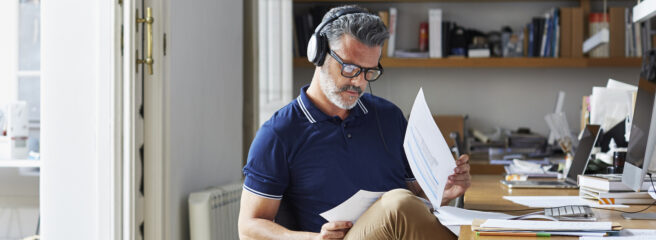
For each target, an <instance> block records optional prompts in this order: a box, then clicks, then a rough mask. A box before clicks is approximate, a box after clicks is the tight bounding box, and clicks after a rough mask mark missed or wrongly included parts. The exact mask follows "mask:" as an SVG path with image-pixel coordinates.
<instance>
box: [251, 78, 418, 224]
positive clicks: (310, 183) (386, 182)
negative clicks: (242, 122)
mask: <svg viewBox="0 0 656 240" xmlns="http://www.w3.org/2000/svg"><path fill="white" fill-rule="evenodd" d="M307 88H308V86H305V87H303V88H301V94H300V96H298V97H297V98H296V99H294V100H293V101H292V102H291V103H289V104H288V105H287V106H285V107H283V108H282V109H280V110H278V111H277V112H276V113H275V114H274V115H273V116H272V117H271V119H269V120H268V121H267V122H265V123H264V125H262V127H261V128H260V130H259V131H258V132H257V135H256V136H255V139H254V140H253V143H252V144H251V148H250V151H249V154H248V163H247V164H246V166H245V167H244V175H245V176H246V179H245V181H244V189H246V190H247V191H250V192H252V193H254V194H257V195H259V196H261V197H264V198H270V199H276V200H283V201H285V202H286V204H287V206H289V207H290V208H291V209H290V210H291V212H292V213H293V217H294V218H295V219H296V221H297V223H298V224H299V226H298V227H300V229H298V230H302V231H312V232H319V231H320V230H321V226H322V225H323V224H324V223H326V222H327V221H326V220H325V219H324V218H323V217H321V216H319V214H320V213H322V212H325V211H327V210H329V209H332V208H333V207H335V206H337V205H339V204H340V203H342V202H344V201H345V200H346V199H348V198H349V197H351V196H352V195H353V194H355V193H356V192H357V191H358V190H360V189H363V190H367V191H389V190H392V189H395V188H406V183H405V182H406V181H414V178H413V175H412V172H411V170H410V167H409V166H408V162H407V159H406V158H405V153H404V151H403V137H404V134H405V129H406V125H407V121H406V119H405V117H404V116H403V113H402V112H401V110H400V109H399V108H398V107H397V106H396V105H394V104H393V103H391V102H389V101H387V100H385V99H383V98H380V97H376V96H372V95H370V94H367V93H366V94H364V95H363V96H362V97H360V99H359V100H358V102H357V105H356V106H355V107H354V108H353V109H351V110H350V112H349V115H348V117H347V118H346V119H344V120H341V119H340V118H339V117H337V116H328V115H326V114H324V113H323V112H322V111H321V110H319V109H318V108H316V107H315V106H314V104H313V103H312V102H311V101H310V99H309V98H308V97H307V95H306V93H305V91H306V90H307ZM376 114H378V118H379V121H380V124H381V127H380V129H382V131H383V136H384V139H385V141H386V143H387V146H388V149H389V151H388V150H386V149H385V146H384V144H383V137H381V134H380V131H379V128H378V122H377V121H376Z"/></svg>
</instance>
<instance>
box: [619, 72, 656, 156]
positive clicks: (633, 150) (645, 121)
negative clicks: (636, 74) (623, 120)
mask: <svg viewBox="0 0 656 240" xmlns="http://www.w3.org/2000/svg"><path fill="white" fill-rule="evenodd" d="M639 84H640V85H639V88H638V96H637V97H636V104H635V110H634V113H633V120H632V121H631V135H629V136H630V141H629V147H628V148H627V153H626V162H629V163H631V164H633V165H634V166H636V167H642V166H643V163H644V161H645V153H646V150H647V139H648V137H649V129H650V125H651V118H652V114H653V112H652V111H653V109H654V91H655V90H656V83H652V82H649V81H646V80H640V83H639Z"/></svg>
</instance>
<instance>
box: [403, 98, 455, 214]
mask: <svg viewBox="0 0 656 240" xmlns="http://www.w3.org/2000/svg"><path fill="white" fill-rule="evenodd" d="M403 149H404V150H405V155H406V157H407V158H408V163H409V164H410V168H411V169H412V173H413V174H414V175H415V178H416V179H417V182H418V183H419V186H421V189H423V190H424V193H426V196H428V200H430V201H431V204H433V208H434V209H436V210H437V209H439V208H440V204H441V203H442V195H443V193H444V186H445V184H446V182H447V178H448V176H449V175H451V174H452V173H453V169H454V168H456V163H455V161H454V159H453V155H452V154H451V150H449V146H448V145H447V144H446V141H445V140H444V137H443V136H442V133H441V132H440V129H439V128H438V127H437V124H435V120H433V116H432V115H431V111H430V109H428V104H426V99H425V98H424V91H423V90H422V89H419V93H418V94H417V98H416V99H415V103H414V104H413V105H412V111H410V119H409V120H408V128H407V130H406V133H405V139H404V141H403Z"/></svg>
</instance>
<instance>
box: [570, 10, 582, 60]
mask: <svg viewBox="0 0 656 240" xmlns="http://www.w3.org/2000/svg"><path fill="white" fill-rule="evenodd" d="M583 23H584V21H583V8H580V7H577V8H573V9H572V57H573V58H582V57H583Z"/></svg>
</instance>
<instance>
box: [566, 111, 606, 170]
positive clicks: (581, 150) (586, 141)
mask: <svg viewBox="0 0 656 240" xmlns="http://www.w3.org/2000/svg"><path fill="white" fill-rule="evenodd" d="M599 129H600V126H599V125H591V124H588V125H587V126H585V129H584V130H583V136H581V139H580V140H579V146H578V147H577V148H576V153H574V159H573V160H572V165H571V166H570V167H569V171H567V179H568V180H569V181H572V182H574V183H575V182H576V178H577V177H578V175H580V174H583V173H584V172H585V167H586V165H588V159H589V158H590V152H591V151H592V148H593V147H594V145H595V142H597V137H598V136H599Z"/></svg>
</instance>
